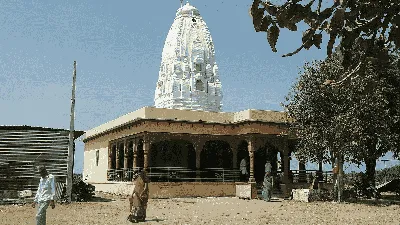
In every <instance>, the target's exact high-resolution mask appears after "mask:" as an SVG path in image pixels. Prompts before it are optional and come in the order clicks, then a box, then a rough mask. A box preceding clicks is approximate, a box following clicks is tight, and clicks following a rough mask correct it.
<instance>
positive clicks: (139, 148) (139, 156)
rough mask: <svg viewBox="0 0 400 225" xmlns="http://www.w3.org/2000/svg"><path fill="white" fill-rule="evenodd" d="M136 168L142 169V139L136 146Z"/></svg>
mask: <svg viewBox="0 0 400 225" xmlns="http://www.w3.org/2000/svg"><path fill="white" fill-rule="evenodd" d="M136 167H139V168H143V167H144V151H143V139H140V140H139V142H138V146H137V154H136Z"/></svg>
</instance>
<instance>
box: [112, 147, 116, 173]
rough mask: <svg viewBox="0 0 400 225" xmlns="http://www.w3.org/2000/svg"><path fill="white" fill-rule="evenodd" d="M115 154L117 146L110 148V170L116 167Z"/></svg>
mask: <svg viewBox="0 0 400 225" xmlns="http://www.w3.org/2000/svg"><path fill="white" fill-rule="evenodd" d="M116 154H117V146H116V145H113V146H112V148H111V168H112V169H115V167H116Z"/></svg>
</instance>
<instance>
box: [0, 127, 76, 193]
mask: <svg viewBox="0 0 400 225" xmlns="http://www.w3.org/2000/svg"><path fill="white" fill-rule="evenodd" d="M83 134H84V132H83V131H75V134H74V139H77V138H78V137H80V136H81V135H83ZM68 141H69V131H68V130H64V129H53V128H45V127H31V126H0V191H2V190H3V191H4V190H11V191H16V190H26V189H29V190H32V191H36V188H37V185H38V182H39V174H38V173H37V172H36V166H38V165H40V164H44V165H46V167H47V169H48V171H49V173H51V174H53V175H55V176H56V181H57V182H62V183H65V180H66V176H67V156H68Z"/></svg>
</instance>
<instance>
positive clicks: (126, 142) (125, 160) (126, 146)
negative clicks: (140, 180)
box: [124, 139, 128, 170]
mask: <svg viewBox="0 0 400 225" xmlns="http://www.w3.org/2000/svg"><path fill="white" fill-rule="evenodd" d="M127 169H128V140H127V139H125V140H124V170H127Z"/></svg>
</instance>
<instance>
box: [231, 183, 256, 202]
mask: <svg viewBox="0 0 400 225" xmlns="http://www.w3.org/2000/svg"><path fill="white" fill-rule="evenodd" d="M235 186H236V191H235V192H236V197H239V198H242V199H255V198H257V187H256V184H236V185H235Z"/></svg>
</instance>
